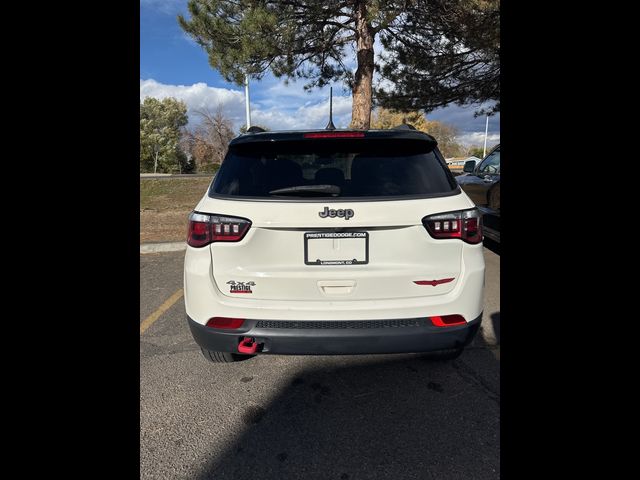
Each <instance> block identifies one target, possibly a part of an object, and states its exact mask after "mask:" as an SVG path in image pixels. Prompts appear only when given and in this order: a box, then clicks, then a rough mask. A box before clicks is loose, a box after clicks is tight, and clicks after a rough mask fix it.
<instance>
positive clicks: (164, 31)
mask: <svg viewBox="0 0 640 480" xmlns="http://www.w3.org/2000/svg"><path fill="white" fill-rule="evenodd" d="M178 14H183V15H185V16H187V17H188V12H187V0H140V98H141V99H143V98H145V97H147V96H151V97H156V98H164V97H169V96H171V97H176V98H179V99H180V100H183V101H184V102H185V103H186V104H187V107H188V114H189V117H190V122H191V123H193V122H194V121H197V120H196V118H197V116H196V115H194V111H195V110H198V109H210V110H213V111H215V110H216V108H218V107H221V108H222V109H223V111H224V113H225V115H226V116H227V117H229V118H230V119H231V120H232V121H233V123H234V126H235V127H236V128H238V129H239V128H240V126H241V125H244V124H245V109H244V88H243V87H241V86H237V85H235V84H233V83H229V82H226V81H225V80H224V79H223V78H222V77H221V76H220V74H219V73H218V72H217V71H215V70H213V69H212V68H211V66H210V65H209V62H208V59H207V54H206V53H205V51H204V50H203V49H202V48H201V47H200V46H198V45H197V44H196V43H195V42H194V41H193V40H192V39H191V38H189V37H188V36H187V35H186V34H185V33H184V32H183V31H182V29H181V28H180V26H179V25H178V21H177V19H176V17H177V15H178ZM378 45H379V44H378ZM351 64H352V65H354V67H355V58H354V59H353V60H352V62H351ZM303 85H304V82H300V81H298V82H289V84H288V85H287V84H286V83H285V81H284V80H279V79H276V78H274V77H273V76H272V75H270V74H268V75H265V77H264V78H263V79H262V80H259V81H258V80H252V81H251V83H250V93H249V95H250V100H251V123H252V124H254V125H255V124H258V125H262V126H265V127H268V128H269V129H271V130H287V129H293V130H298V129H304V128H324V127H325V126H326V124H327V122H328V115H329V86H327V87H325V88H323V89H314V90H313V91H311V92H305V91H304V89H303ZM479 107H480V106H479V105H472V106H469V107H458V106H455V105H452V106H448V107H445V108H441V109H438V110H435V111H433V112H430V113H429V114H428V115H427V118H428V119H429V120H437V121H440V122H444V123H447V124H449V125H453V126H454V127H456V128H457V129H458V131H459V136H458V142H459V143H461V144H463V145H465V146H471V145H474V146H482V144H483V142H484V130H485V121H486V117H484V116H482V117H478V118H474V116H473V114H474V112H475V111H476V110H478V109H479ZM350 121H351V94H350V92H349V91H348V90H346V89H345V87H344V86H343V85H342V84H340V83H336V84H333V122H334V124H335V125H336V127H337V128H346V127H347V126H348V125H349V122H350ZM499 142H500V114H497V115H495V116H492V117H490V118H489V135H488V139H487V149H489V148H490V147H491V146H493V145H495V144H497V143H499Z"/></svg>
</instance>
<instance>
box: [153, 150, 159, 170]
mask: <svg viewBox="0 0 640 480" xmlns="http://www.w3.org/2000/svg"><path fill="white" fill-rule="evenodd" d="M155 154H156V156H155V159H154V162H153V173H157V172H158V152H157V151H156V152H155Z"/></svg>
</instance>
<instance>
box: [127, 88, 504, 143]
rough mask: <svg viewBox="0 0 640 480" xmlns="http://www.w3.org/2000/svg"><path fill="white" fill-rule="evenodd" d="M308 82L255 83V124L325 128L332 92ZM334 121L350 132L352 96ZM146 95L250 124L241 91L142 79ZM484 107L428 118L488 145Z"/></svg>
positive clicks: (493, 123) (495, 129)
mask: <svg viewBox="0 0 640 480" xmlns="http://www.w3.org/2000/svg"><path fill="white" fill-rule="evenodd" d="M303 85H304V83H303V82H290V83H289V84H288V85H285V83H284V82H283V81H279V80H277V79H268V78H266V77H265V79H264V80H262V81H260V82H253V83H252V84H251V91H250V93H251V123H252V124H254V125H262V126H264V127H267V128H269V129H270V130H302V129H315V128H319V129H322V128H324V127H325V126H326V125H327V123H328V121H329V88H328V87H325V88H323V89H320V90H317V89H316V90H314V91H312V92H310V93H309V92H305V91H304V89H303ZM333 93H334V96H333V123H334V124H335V125H336V127H337V128H347V127H348V126H349V123H350V122H351V104H352V98H351V95H349V94H345V93H346V92H345V91H344V90H343V89H342V88H340V87H339V86H338V87H337V88H334V92H333ZM145 97H155V98H160V99H162V98H166V97H175V98H178V99H180V100H182V101H184V102H185V103H186V104H187V108H188V112H187V113H188V114H189V119H190V122H191V123H192V124H193V123H197V122H198V117H197V116H196V115H194V113H195V110H201V109H209V110H212V111H215V110H216V109H217V108H218V106H221V107H222V108H223V111H224V114H225V115H226V116H227V117H228V118H229V119H230V120H231V121H232V122H233V125H234V127H235V128H236V130H239V129H240V127H241V126H242V125H244V124H245V110H244V90H243V89H241V88H237V89H233V88H222V87H211V86H209V85H207V84H206V83H203V82H198V83H194V84H193V85H170V84H164V83H160V82H157V81H156V80H153V79H146V80H143V79H140V99H144V98H145ZM478 108H479V106H471V107H458V106H450V107H447V108H444V109H439V110H437V111H434V112H432V113H431V114H429V115H427V117H428V118H429V119H430V120H438V121H440V122H445V123H448V124H450V125H453V126H454V127H456V128H457V129H458V131H459V132H460V134H459V136H458V138H457V140H458V142H459V143H461V144H462V145H464V146H465V147H468V146H472V145H473V146H478V145H482V144H483V143H484V127H485V117H478V118H474V117H473V113H474V112H475V111H476V110H477V109H478ZM499 142H500V115H499V114H497V115H495V116H493V117H490V118H489V135H488V137H487V148H489V147H490V146H493V145H495V144H497V143H499Z"/></svg>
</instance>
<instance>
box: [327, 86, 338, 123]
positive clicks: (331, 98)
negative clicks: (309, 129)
mask: <svg viewBox="0 0 640 480" xmlns="http://www.w3.org/2000/svg"><path fill="white" fill-rule="evenodd" d="M335 129H336V126H335V125H334V124H333V87H329V123H328V124H327V126H326V127H325V130H335Z"/></svg>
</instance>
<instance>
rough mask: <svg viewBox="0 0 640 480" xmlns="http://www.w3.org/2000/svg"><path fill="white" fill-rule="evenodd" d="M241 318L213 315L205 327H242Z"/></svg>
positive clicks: (242, 321)
mask: <svg viewBox="0 0 640 480" xmlns="http://www.w3.org/2000/svg"><path fill="white" fill-rule="evenodd" d="M243 323H244V320H243V319H242V318H227V317H213V318H210V319H209V321H208V322H207V327H211V328H227V329H235V328H240V327H242V324H243Z"/></svg>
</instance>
